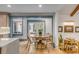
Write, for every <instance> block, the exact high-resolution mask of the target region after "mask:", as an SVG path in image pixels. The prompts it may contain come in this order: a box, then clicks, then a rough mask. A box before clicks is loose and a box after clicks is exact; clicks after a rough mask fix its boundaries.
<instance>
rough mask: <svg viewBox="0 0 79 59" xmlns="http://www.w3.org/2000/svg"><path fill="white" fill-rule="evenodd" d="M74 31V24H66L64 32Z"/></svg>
mask: <svg viewBox="0 0 79 59" xmlns="http://www.w3.org/2000/svg"><path fill="white" fill-rule="evenodd" d="M73 31H74V27H73V26H64V32H68V33H72V32H73Z"/></svg>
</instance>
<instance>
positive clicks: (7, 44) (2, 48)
mask: <svg viewBox="0 0 79 59" xmlns="http://www.w3.org/2000/svg"><path fill="white" fill-rule="evenodd" d="M0 53H1V54H15V53H19V40H18V38H0Z"/></svg>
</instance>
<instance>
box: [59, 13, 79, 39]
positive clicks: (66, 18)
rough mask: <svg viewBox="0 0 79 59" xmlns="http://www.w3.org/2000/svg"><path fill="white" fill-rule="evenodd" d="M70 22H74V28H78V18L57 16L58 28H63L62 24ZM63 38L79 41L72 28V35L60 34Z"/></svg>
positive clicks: (78, 35) (77, 34)
mask: <svg viewBox="0 0 79 59" xmlns="http://www.w3.org/2000/svg"><path fill="white" fill-rule="evenodd" d="M69 20H72V21H74V27H75V26H79V16H73V17H71V16H70V15H66V14H59V19H58V26H64V25H63V22H65V21H69ZM61 34H62V36H63V38H64V39H65V38H73V39H76V40H79V33H76V32H75V28H74V32H73V33H64V32H62V33H61Z"/></svg>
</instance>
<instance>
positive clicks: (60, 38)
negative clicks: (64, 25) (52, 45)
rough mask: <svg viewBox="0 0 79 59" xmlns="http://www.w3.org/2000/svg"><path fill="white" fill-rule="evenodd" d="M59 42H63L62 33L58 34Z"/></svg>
mask: <svg viewBox="0 0 79 59" xmlns="http://www.w3.org/2000/svg"><path fill="white" fill-rule="evenodd" d="M59 43H63V38H62V35H61V34H60V36H59Z"/></svg>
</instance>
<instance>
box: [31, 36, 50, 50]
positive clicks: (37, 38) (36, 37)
mask: <svg viewBox="0 0 79 59" xmlns="http://www.w3.org/2000/svg"><path fill="white" fill-rule="evenodd" d="M31 38H32V39H35V41H36V43H38V44H39V43H40V44H42V43H43V41H45V42H46V46H47V40H48V39H49V36H31ZM40 49H42V46H41V48H40Z"/></svg>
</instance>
